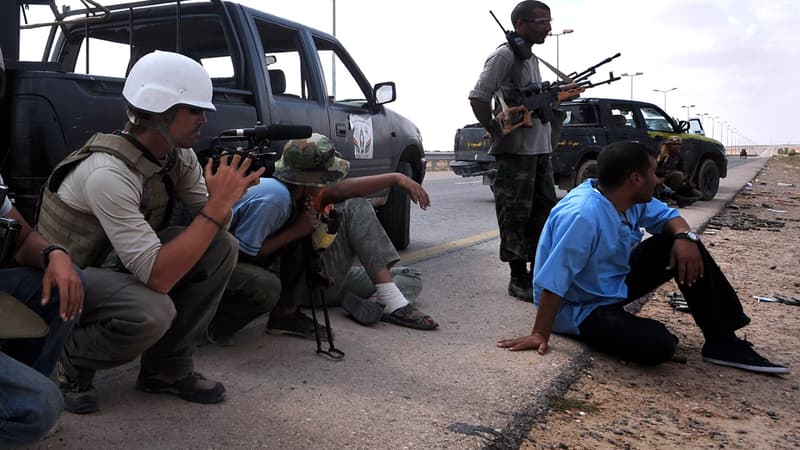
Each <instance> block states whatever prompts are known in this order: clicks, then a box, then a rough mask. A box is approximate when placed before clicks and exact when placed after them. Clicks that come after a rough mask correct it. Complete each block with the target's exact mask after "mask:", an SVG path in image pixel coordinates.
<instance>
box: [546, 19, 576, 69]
mask: <svg viewBox="0 0 800 450" xmlns="http://www.w3.org/2000/svg"><path fill="white" fill-rule="evenodd" d="M573 31H575V30H573V29H572V28H564V29H563V30H561V33H553V32H552V31H551V32H550V33H548V34H547V35H548V36H555V37H556V69H560V66H559V63H560V61H559V53H560V51H559V46H558V37H559V36H561V35H562V34H570V33H572V32H573Z"/></svg>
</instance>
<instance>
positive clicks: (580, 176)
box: [572, 159, 597, 188]
mask: <svg viewBox="0 0 800 450" xmlns="http://www.w3.org/2000/svg"><path fill="white" fill-rule="evenodd" d="M587 178H597V160H595V159H587V160H586V161H584V162H582V163H581V165H580V166H578V170H576V171H575V184H574V185H573V186H572V187H573V188H574V187H575V186H577V185H579V184H581V183H583V182H584V181H585V180H586V179H587Z"/></svg>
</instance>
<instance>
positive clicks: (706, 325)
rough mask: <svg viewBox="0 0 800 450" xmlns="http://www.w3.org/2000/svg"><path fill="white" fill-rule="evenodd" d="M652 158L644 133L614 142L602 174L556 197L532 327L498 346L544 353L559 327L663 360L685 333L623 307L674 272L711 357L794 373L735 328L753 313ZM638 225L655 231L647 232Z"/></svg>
mask: <svg viewBox="0 0 800 450" xmlns="http://www.w3.org/2000/svg"><path fill="white" fill-rule="evenodd" d="M655 167H656V163H655V159H654V158H653V156H651V155H650V153H649V151H648V149H647V147H645V146H644V145H642V144H640V143H638V142H620V143H615V144H611V145H609V146H608V147H606V148H605V149H604V150H603V151H602V152H600V155H599V156H598V158H597V174H598V179H596V180H594V179H592V180H587V181H586V182H584V183H583V184H581V185H580V186H578V187H576V188H575V189H573V190H572V191H570V192H569V194H567V196H566V197H564V198H563V199H562V200H561V201H560V202H559V203H558V204H557V205H556V207H555V208H554V209H553V210H552V212H551V213H550V216H549V217H548V219H547V223H546V224H545V229H544V232H543V233H542V237H541V239H540V240H539V247H538V250H537V258H536V268H535V271H534V280H533V289H534V293H535V303H536V306H537V308H538V309H537V312H536V320H535V323H534V325H533V331H532V332H531V334H530V335H529V336H525V337H521V338H518V339H504V340H500V341H498V342H497V345H498V346H499V347H502V348H507V349H509V350H527V349H534V350H537V351H538V352H539V354H542V355H543V354H545V352H547V347H548V341H549V339H550V334H551V332H553V331H555V332H556V333H562V334H569V335H575V336H577V337H578V338H579V339H581V340H583V341H584V342H586V343H587V344H589V345H590V346H591V347H594V348H595V349H597V350H599V351H602V352H605V353H609V354H611V355H614V356H616V357H619V358H622V359H625V360H630V361H634V362H637V363H640V364H645V365H657V364H660V363H662V362H664V361H667V360H669V359H670V358H672V356H673V354H674V352H675V349H676V347H677V345H678V338H677V337H676V336H674V335H673V334H672V333H670V331H669V330H668V329H667V328H666V327H665V326H664V325H663V324H662V323H660V322H658V321H655V320H653V319H648V318H642V317H636V316H635V315H633V314H630V313H628V312H626V311H625V310H624V309H623V307H624V305H625V304H627V303H630V302H632V301H634V300H636V299H638V298H640V297H642V296H643V295H646V294H647V293H648V292H650V291H651V290H653V289H655V288H656V287H658V286H659V285H661V284H662V283H664V282H666V281H667V280H669V279H671V278H673V279H675V281H677V283H678V287H679V289H680V290H681V292H682V293H683V295H684V297H685V298H686V301H687V302H688V304H689V307H690V309H691V314H692V316H693V317H694V320H695V322H696V323H697V325H698V326H699V327H700V329H701V330H702V332H703V336H704V337H705V345H703V349H702V355H703V360H704V361H707V362H710V363H713V364H719V365H724V366H731V367H737V368H740V369H744V370H750V371H754V372H762V373H769V374H785V373H788V372H789V370H788V369H787V368H786V367H783V366H781V365H777V364H773V363H771V362H770V361H768V360H767V359H766V358H764V357H762V356H761V355H759V354H758V353H756V352H755V350H753V348H752V345H751V344H750V343H749V342H748V341H746V340H743V339H740V338H738V337H737V336H736V334H735V333H734V331H735V330H738V329H739V328H742V327H744V326H745V325H747V324H748V323H749V322H750V319H749V318H748V317H747V316H746V315H745V314H744V311H743V310H742V305H741V303H740V302H739V298H738V297H737V296H736V292H735V291H734V289H733V287H732V286H731V285H730V283H728V280H727V279H726V278H725V276H724V275H723V274H722V271H721V270H720V268H719V266H717V264H716V263H715V262H714V259H713V258H712V257H711V255H710V254H709V253H708V251H707V250H706V249H705V247H704V246H703V244H702V243H701V242H700V241H699V240H698V238H697V235H696V234H695V233H693V232H692V231H691V229H690V228H689V225H688V224H687V223H686V221H685V220H684V219H683V218H681V217H680V215H679V214H678V211H677V210H676V209H673V208H669V207H667V206H666V205H665V204H664V203H662V202H660V201H658V200H655V199H653V188H654V187H655V185H656V183H657V178H656V175H655ZM640 227H644V228H645V229H647V231H648V232H650V233H652V234H653V236H652V237H650V238H648V239H645V240H643V241H642V240H641V237H642V234H641V231H640Z"/></svg>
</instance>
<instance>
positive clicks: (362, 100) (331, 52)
mask: <svg viewBox="0 0 800 450" xmlns="http://www.w3.org/2000/svg"><path fill="white" fill-rule="evenodd" d="M314 45H315V46H316V47H317V54H318V55H319V60H320V62H321V63H322V71H323V73H324V75H325V86H326V88H327V92H328V98H329V99H330V100H331V101H332V102H336V103H348V104H352V105H356V106H365V105H366V103H367V92H369V87H367V90H366V91H365V90H364V86H361V84H359V82H358V79H359V78H360V77H357V75H356V73H357V72H355V71H356V69H355V68H353V67H352V64H347V62H345V60H343V59H342V55H340V54H339V52H341V49H340V48H339V47H337V46H335V45H334V44H333V43H331V42H328V41H326V40H323V39H320V38H314Z"/></svg>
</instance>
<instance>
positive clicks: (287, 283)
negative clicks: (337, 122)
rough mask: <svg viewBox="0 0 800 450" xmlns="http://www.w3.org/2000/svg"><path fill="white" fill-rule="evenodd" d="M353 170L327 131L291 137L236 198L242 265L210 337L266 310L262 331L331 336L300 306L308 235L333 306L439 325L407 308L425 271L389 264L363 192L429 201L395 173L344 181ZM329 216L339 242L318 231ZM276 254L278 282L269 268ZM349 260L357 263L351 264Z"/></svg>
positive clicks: (367, 320) (361, 318) (224, 336)
mask: <svg viewBox="0 0 800 450" xmlns="http://www.w3.org/2000/svg"><path fill="white" fill-rule="evenodd" d="M349 167H350V164H349V163H348V162H347V161H345V160H343V159H341V158H339V157H337V156H336V154H335V150H334V148H333V144H331V142H330V140H328V138H327V137H325V136H323V135H320V134H314V135H312V136H311V137H310V138H308V139H297V140H292V141H289V142H288V143H287V144H286V146H285V148H284V150H283V155H282V156H281V159H280V160H279V161H278V162H277V163H276V164H275V173H274V175H273V176H274V178H262V179H261V182H260V183H259V184H258V185H257V186H253V187H251V188H250V189H248V191H247V193H245V195H244V196H243V197H242V199H241V200H239V201H238V202H236V204H235V205H234V207H233V219H232V220H231V232H232V233H233V234H234V235H235V236H236V237H237V238H238V239H239V250H240V258H239V259H240V261H239V263H238V264H237V265H236V269H235V270H234V273H233V275H231V282H230V283H229V285H228V288H227V290H226V291H225V295H224V296H223V299H222V302H221V304H220V307H219V309H218V310H217V314H216V317H215V318H214V321H213V323H212V327H211V329H210V330H209V337H210V340H212V341H216V342H217V343H220V344H224V343H225V342H228V341H229V340H230V337H231V336H232V335H233V333H234V332H236V331H237V330H238V329H240V328H242V327H243V326H245V325H246V324H247V323H248V322H250V321H251V320H252V319H254V318H255V317H257V316H259V315H261V314H264V313H266V312H270V316H269V320H268V321H267V330H266V331H267V333H270V334H290V335H296V336H300V337H305V338H313V337H314V333H315V331H314V329H315V327H318V329H319V330H320V331H322V332H321V333H320V336H321V337H327V333H325V330H324V327H323V326H322V325H319V324H315V323H314V321H313V320H312V319H311V318H310V317H308V316H306V315H305V314H303V313H302V312H300V311H299V310H298V309H297V306H298V305H304V304H307V302H308V286H307V283H306V273H307V268H308V265H307V264H308V262H309V261H308V259H307V256H308V255H306V254H305V253H304V248H303V244H304V241H305V240H306V238H308V237H309V236H310V235H311V238H312V242H313V245H314V246H315V248H316V249H320V248H325V250H324V251H322V254H321V256H320V265H321V269H322V272H323V273H324V276H325V278H327V279H328V281H330V282H332V285H331V286H329V287H327V288H326V290H325V298H326V299H328V300H329V302H328V303H329V304H331V305H338V304H341V305H342V307H343V308H344V309H345V311H347V312H348V313H349V314H350V315H351V316H352V318H353V319H354V320H356V321H357V322H359V323H361V324H362V325H369V324H373V323H376V322H378V321H379V320H383V321H384V322H390V323H394V324H396V325H400V326H405V327H409V328H415V329H420V330H432V329H434V328H436V327H437V326H438V323H436V321H434V320H433V319H431V317H430V316H428V315H426V314H424V313H422V312H421V311H419V310H418V309H417V308H416V307H415V306H413V305H411V304H410V302H409V299H412V300H413V298H414V297H415V296H416V295H417V294H418V293H419V291H420V290H421V289H422V279H421V275H420V274H419V272H417V271H416V270H414V269H411V268H398V267H394V264H395V263H396V262H397V261H399V259H400V257H399V256H398V254H397V251H396V250H395V249H394V247H393V246H392V243H391V241H390V240H389V237H388V236H387V235H386V232H385V231H384V230H383V227H382V226H381V224H380V222H379V221H378V218H377V217H376V216H375V211H374V210H373V208H372V205H371V204H370V203H369V201H367V200H366V199H364V198H362V197H364V196H366V195H369V194H372V193H374V192H377V191H380V190H383V189H386V188H388V187H390V186H393V185H397V186H399V187H401V188H402V189H404V190H405V191H406V192H408V194H409V197H410V198H411V200H412V201H413V202H415V203H417V204H419V206H420V207H421V208H423V209H425V208H427V207H428V206H429V205H430V200H429V198H428V194H427V192H425V190H424V189H423V188H422V186H420V185H419V184H418V183H416V182H415V181H414V180H412V179H410V178H408V177H407V176H405V175H402V174H400V173H386V174H381V175H372V176H366V177H356V178H349V179H346V180H342V179H343V178H344V177H345V175H346V174H347V170H348V169H349ZM332 211H335V213H333V212H332ZM334 214H335V215H336V217H338V222H339V226H338V232H337V233H336V235H335V238H332V235H331V234H329V233H319V231H320V230H322V229H323V228H322V225H321V223H323V222H326V221H327V223H328V224H330V223H331V222H330V218H331V217H333V215H334ZM315 230H317V232H315ZM312 233H313V234H312ZM321 234H324V236H321ZM325 236H327V237H325ZM316 237H319V239H317V238H316ZM331 238H332V239H331ZM278 256H279V257H280V282H278V279H277V275H275V274H274V273H272V272H270V271H269V270H268V267H270V266H271V263H272V262H273V261H274V259H275V258H277V257H278ZM353 257H357V258H358V260H359V262H360V263H361V264H357V265H353ZM273 308H274V309H273Z"/></svg>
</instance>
